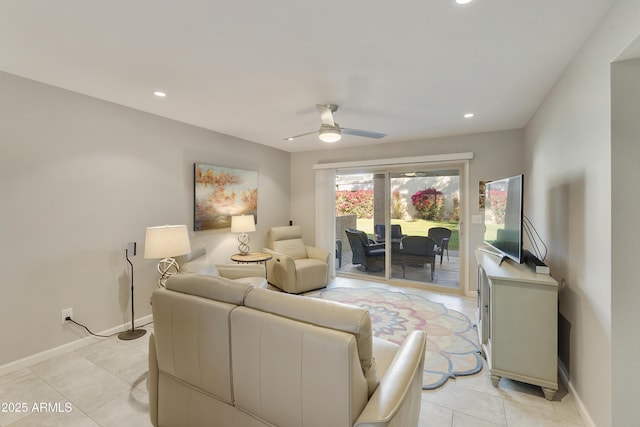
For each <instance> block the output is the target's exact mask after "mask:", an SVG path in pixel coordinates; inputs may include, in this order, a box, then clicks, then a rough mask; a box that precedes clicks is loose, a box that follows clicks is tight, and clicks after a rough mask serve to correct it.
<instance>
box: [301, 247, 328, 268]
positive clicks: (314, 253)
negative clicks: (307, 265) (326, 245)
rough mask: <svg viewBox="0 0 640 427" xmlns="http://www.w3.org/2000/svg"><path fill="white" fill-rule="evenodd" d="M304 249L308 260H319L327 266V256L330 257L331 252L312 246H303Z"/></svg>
mask: <svg viewBox="0 0 640 427" xmlns="http://www.w3.org/2000/svg"><path fill="white" fill-rule="evenodd" d="M305 248H306V249H307V257H308V258H314V259H319V260H320V261H323V262H326V263H327V264H329V256H330V255H331V252H329V251H328V250H326V249H321V248H316V247H313V246H305Z"/></svg>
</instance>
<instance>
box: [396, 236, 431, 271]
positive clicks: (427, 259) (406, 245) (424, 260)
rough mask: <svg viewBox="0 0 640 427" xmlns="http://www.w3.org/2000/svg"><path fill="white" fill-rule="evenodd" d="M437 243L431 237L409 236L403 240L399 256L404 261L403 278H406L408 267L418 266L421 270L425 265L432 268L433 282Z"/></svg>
mask: <svg viewBox="0 0 640 427" xmlns="http://www.w3.org/2000/svg"><path fill="white" fill-rule="evenodd" d="M435 246H436V241H435V240H433V239H432V238H431V237H425V236H407V237H405V238H403V239H402V248H401V249H400V251H399V255H400V257H401V260H402V277H403V278H404V276H405V268H406V266H407V265H417V266H419V267H420V268H422V267H424V265H425V264H429V265H430V266H431V280H433V276H434V270H435V264H436V252H435Z"/></svg>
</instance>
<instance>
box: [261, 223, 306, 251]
mask: <svg viewBox="0 0 640 427" xmlns="http://www.w3.org/2000/svg"><path fill="white" fill-rule="evenodd" d="M267 246H268V247H269V248H271V249H273V250H274V251H275V252H279V253H281V254H284V255H286V256H288V257H289V258H293V259H303V258H307V248H306V247H305V246H304V241H303V240H302V229H301V228H300V226H299V225H292V226H283V227H271V228H270V229H269V234H268V236H267Z"/></svg>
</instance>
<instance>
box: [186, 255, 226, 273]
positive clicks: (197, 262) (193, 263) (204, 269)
mask: <svg viewBox="0 0 640 427" xmlns="http://www.w3.org/2000/svg"><path fill="white" fill-rule="evenodd" d="M180 272H181V273H195V274H201V275H204V276H219V275H220V273H219V272H218V268H217V267H216V265H215V264H214V263H212V262H210V261H209V260H208V259H207V257H206V256H201V257H198V258H195V259H192V260H190V261H187V262H185V263H184V264H182V265H181V266H180Z"/></svg>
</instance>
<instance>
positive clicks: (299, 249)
mask: <svg viewBox="0 0 640 427" xmlns="http://www.w3.org/2000/svg"><path fill="white" fill-rule="evenodd" d="M273 250H274V251H275V252H278V253H281V254H284V255H286V256H288V257H289V258H293V259H304V258H306V257H307V248H305V247H304V242H303V241H302V239H290V240H278V241H276V242H273Z"/></svg>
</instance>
